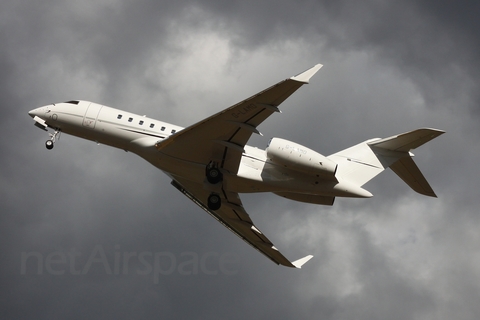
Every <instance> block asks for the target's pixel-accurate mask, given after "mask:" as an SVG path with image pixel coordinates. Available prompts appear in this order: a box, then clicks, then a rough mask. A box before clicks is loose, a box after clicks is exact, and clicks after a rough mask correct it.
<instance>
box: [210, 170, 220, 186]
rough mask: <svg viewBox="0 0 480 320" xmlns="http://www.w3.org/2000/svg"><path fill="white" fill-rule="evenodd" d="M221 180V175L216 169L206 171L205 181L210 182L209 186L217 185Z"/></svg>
mask: <svg viewBox="0 0 480 320" xmlns="http://www.w3.org/2000/svg"><path fill="white" fill-rule="evenodd" d="M222 179H223V175H222V173H221V172H220V170H218V168H209V169H207V180H208V182H210V183H211V184H216V183H219V182H220V181H222Z"/></svg>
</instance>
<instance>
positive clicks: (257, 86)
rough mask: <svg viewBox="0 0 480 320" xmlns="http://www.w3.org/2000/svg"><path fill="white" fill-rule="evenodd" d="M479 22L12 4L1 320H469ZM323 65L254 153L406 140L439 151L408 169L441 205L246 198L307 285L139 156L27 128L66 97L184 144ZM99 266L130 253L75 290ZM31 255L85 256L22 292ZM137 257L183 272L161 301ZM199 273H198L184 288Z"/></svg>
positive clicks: (327, 5)
mask: <svg viewBox="0 0 480 320" xmlns="http://www.w3.org/2000/svg"><path fill="white" fill-rule="evenodd" d="M477 14H478V5H476V4H474V3H470V2H469V1H461V2H456V3H455V4H447V3H436V2H435V3H433V2H432V1H420V2H419V1H404V2H401V3H400V2H398V1H388V2H378V1H366V2H362V4H360V3H358V4H357V3H355V4H353V3H349V2H346V1H281V2H278V1H277V2H274V3H273V2H261V3H259V2H253V1H228V2H217V1H201V2H195V1H189V2H178V1H177V2H171V1H157V2H153V1H137V2H135V3H134V4H133V3H132V4H130V3H128V2H123V1H103V2H98V1H97V2H89V1H87V2H85V1H84V2H61V1H53V0H51V1H43V2H42V3H30V2H28V1H4V2H3V3H2V4H0V25H1V29H0V30H1V31H0V41H1V43H2V45H1V46H0V69H1V70H2V73H1V76H0V94H1V96H2V100H1V102H0V104H1V108H0V115H1V117H0V121H1V124H2V128H3V130H4V132H5V136H4V139H2V140H1V141H0V147H1V149H2V150H3V153H2V158H1V168H2V169H1V171H0V172H1V179H0V181H1V184H0V188H1V191H2V193H1V194H2V199H1V200H2V201H1V202H0V208H1V212H2V214H1V216H0V217H1V218H0V219H1V223H0V234H1V239H0V248H1V253H2V263H1V264H0V268H1V269H0V270H1V276H0V285H1V287H2V289H3V290H2V302H1V304H2V308H1V309H2V310H3V311H2V316H3V317H4V318H67V317H68V318H85V317H88V318H115V319H118V318H153V317H158V316H159V315H160V316H163V317H166V318H167V317H168V318H172V317H176V318H192V317H196V318H226V317H228V318H239V319H240V318H242V319H243V318H246V317H251V318H265V317H269V318H271V317H278V318H298V317H304V318H325V319H339V318H341V319H351V318H357V319H397V318H398V319H429V318H438V319H450V318H452V317H455V318H456V319H473V318H474V315H476V314H479V312H480V310H479V307H478V303H477V301H478V300H479V298H480V297H479V293H478V292H480V291H479V290H478V289H479V278H480V277H479V276H480V274H479V272H478V267H477V266H478V243H479V239H478V236H477V233H478V232H477V230H476V226H478V225H479V223H480V221H479V214H478V209H477V202H478V201H476V200H477V194H476V190H478V182H477V181H478V177H477V174H476V172H477V169H476V165H477V164H476V159H477V158H478V155H479V151H480V150H479V149H478V146H477V144H478V143H477V140H478V137H479V130H478V125H477V123H478V105H479V102H480V97H479V95H478V92H479V91H478V83H479V80H480V79H479V78H480V74H479V70H480V68H479V62H478V59H477V57H478V53H479V40H478V39H479V38H478V21H477V20H478V19H477V18H476V17H477ZM318 62H320V63H323V64H324V65H325V66H324V68H323V69H322V70H321V71H320V72H319V73H318V74H317V75H316V76H315V78H313V79H312V81H311V83H310V84H309V85H308V86H305V87H303V88H301V89H300V90H299V91H298V92H297V93H296V94H295V95H294V96H292V97H291V98H290V99H289V100H287V101H286V102H285V103H284V105H282V106H281V109H282V110H283V113H282V114H281V115H274V116H272V117H271V118H270V119H268V120H267V121H266V122H265V123H264V124H262V126H261V127H260V130H261V131H262V132H263V133H264V134H265V137H254V138H253V139H252V143H253V144H254V145H257V146H259V147H264V146H265V144H266V143H267V141H268V139H269V138H270V137H272V136H280V137H283V138H286V139H290V140H293V141H298V142H299V143H301V144H304V145H307V146H309V147H311V148H313V149H315V150H318V151H319V152H321V153H323V154H330V153H333V152H335V151H337V150H339V149H343V148H346V147H348V146H350V145H353V144H355V143H357V142H360V141H362V140H365V139H368V138H372V137H377V136H378V137H386V136H389V135H393V134H397V133H401V132H404V131H408V130H412V129H415V128H417V127H423V126H431V127H438V128H440V129H444V130H446V131H447V134H445V135H443V136H441V137H439V138H438V139H437V140H435V141H432V142H431V143H429V144H428V145H426V146H424V147H422V148H421V149H419V150H416V152H415V154H416V155H417V157H416V158H415V159H416V162H417V163H418V165H419V167H420V168H421V169H422V171H423V172H424V174H425V176H426V177H427V178H428V180H429V181H430V182H431V184H432V186H433V188H434V190H435V191H436V192H437V194H438V195H439V198H438V199H430V198H425V197H421V196H420V195H417V194H415V193H414V192H413V191H411V190H410V189H409V188H408V186H406V185H405V184H404V183H403V182H402V181H401V180H400V179H398V178H397V177H396V176H395V175H394V174H393V173H391V172H385V173H383V174H382V175H380V176H379V177H378V178H377V179H375V180H373V181H372V182H370V183H369V184H367V186H366V187H367V189H369V190H370V191H371V192H372V193H374V194H375V196H374V197H373V198H372V199H368V200H352V199H338V200H337V201H336V203H335V205H334V206H333V207H332V208H330V207H322V206H313V205H306V204H301V203H295V202H291V201H286V200H285V199H281V198H279V197H276V196H274V195H268V194H255V195H245V196H242V199H243V201H244V204H245V207H246V208H247V210H248V211H249V212H250V214H251V216H252V219H253V220H254V221H255V222H256V224H257V225H258V226H259V227H260V228H261V229H262V231H264V232H265V233H266V234H267V235H268V236H269V238H270V239H271V240H272V241H273V242H274V243H275V244H276V246H277V247H278V248H279V249H281V250H282V252H284V253H285V255H286V256H287V257H289V258H291V259H296V258H299V257H301V256H302V255H305V254H308V253H312V254H314V255H315V258H314V259H313V260H311V261H310V262H309V263H308V264H306V265H305V266H304V268H303V269H302V270H290V269H286V268H281V267H277V266H275V265H274V264H272V263H271V262H270V261H269V260H267V259H265V258H264V257H263V256H261V255H260V254H259V253H258V252H256V251H255V250H253V249H252V248H250V247H249V246H248V245H246V244H245V243H243V241H241V240H240V239H238V238H237V237H235V236H234V235H232V234H231V233H230V232H229V231H228V230H226V229H225V228H224V227H223V226H221V225H220V224H218V223H217V222H216V221H214V220H213V219H211V218H210V217H209V216H208V215H206V214H205V213H204V212H203V211H202V210H200V209H199V208H197V207H196V206H195V205H194V204H193V203H191V202H189V201H188V199H186V198H185V197H184V196H183V195H182V194H180V193H179V192H177V191H176V190H174V189H173V188H171V186H170V185H169V180H168V178H167V177H166V176H165V175H163V174H162V173H161V172H159V171H158V170H156V169H155V168H153V167H151V166H150V165H149V164H148V163H146V162H145V161H143V160H141V159H139V158H138V157H136V156H134V155H132V154H128V153H125V152H124V151H120V150H114V149H110V148H108V147H106V146H96V145H95V144H93V143H91V142H87V141H82V140H80V139H78V138H74V137H70V136H67V135H63V136H62V137H61V140H60V141H59V143H58V145H57V146H56V147H55V149H54V150H52V151H51V152H47V151H46V150H45V148H44V145H43V142H44V140H46V138H47V135H46V134H45V133H43V132H41V131H40V130H38V129H37V128H35V127H34V126H33V125H32V121H31V119H30V118H29V117H28V115H27V111H28V110H30V109H33V108H35V107H38V106H40V105H44V104H47V103H51V102H57V101H63V100H69V99H77V98H78V99H87V100H93V101H97V102H99V103H104V104H106V105H109V106H112V107H117V108H121V109H126V110H130V111H133V112H137V113H141V114H145V113H147V114H148V115H150V116H153V117H156V118H159V119H162V120H165V121H168V122H172V123H177V124H179V125H182V126H187V125H189V124H191V123H193V122H195V121H198V120H200V119H202V118H204V117H207V116H209V115H210V114H212V113H213V112H216V111H219V110H221V109H223V108H226V107H228V106H229V105H232V104H234V103H236V102H238V101H240V100H241V99H243V98H246V97H248V96H249V95H251V94H254V93H256V92H258V91H260V90H262V89H264V88H265V87H267V86H269V85H271V84H273V83H275V82H277V81H279V80H281V79H283V78H286V77H288V76H291V75H293V74H295V73H298V72H300V71H302V70H304V69H306V68H308V67H309V66H311V65H313V64H315V63H318ZM95 248H97V249H98V248H101V249H102V250H104V252H105V257H106V258H107V260H108V263H109V264H110V265H111V267H112V273H113V269H114V264H115V259H116V255H120V256H121V257H122V259H123V255H124V253H125V252H126V253H132V252H133V253H135V256H132V257H131V258H130V263H129V264H128V272H126V273H127V274H123V270H124V269H123V265H121V266H120V267H119V268H120V274H108V272H107V270H105V267H104V265H103V263H102V262H99V261H97V262H93V263H92V266H91V268H90V269H88V270H87V272H85V274H80V275H76V274H74V273H75V272H72V271H71V270H73V271H78V270H83V268H85V265H86V264H87V262H88V260H89V256H90V254H91V253H92V252H94V250H96V249H95ZM28 252H34V253H38V254H39V255H41V256H42V257H43V259H46V258H47V256H48V255H51V256H52V255H53V254H54V253H55V252H56V253H58V254H57V256H56V258H58V257H59V256H62V255H65V257H69V256H68V254H70V253H72V252H78V253H81V254H80V255H79V256H77V257H76V263H75V264H71V263H70V261H69V260H66V262H65V263H58V264H56V265H55V264H53V265H51V266H52V268H53V269H52V270H54V271H59V270H60V271H61V270H64V271H65V273H64V274H63V275H55V274H52V273H51V272H48V270H46V264H47V263H46V261H45V260H44V261H43V264H42V267H43V271H42V274H38V272H37V271H38V270H37V264H36V260H35V259H31V260H29V263H28V264H27V265H26V268H27V269H26V272H25V273H24V274H22V273H21V267H22V253H24V254H25V253H28ZM142 252H143V253H147V255H146V257H149V256H148V253H152V255H154V254H155V253H161V252H163V253H166V254H167V255H168V257H170V258H171V257H173V258H174V259H175V268H174V269H175V270H173V271H172V272H171V273H170V274H167V275H165V274H162V275H159V276H158V279H157V280H158V281H157V283H155V282H154V275H153V273H148V272H144V273H147V274H141V272H140V273H139V272H138V271H142V270H143V271H148V270H147V269H148V268H147V269H146V266H145V264H142V262H141V261H140V260H139V259H138V255H139V254H140V253H142ZM209 255H210V256H209ZM222 255H227V256H228V255H232V256H233V257H234V258H238V260H236V261H234V262H233V263H232V264H231V265H230V266H231V267H232V269H234V270H235V271H237V272H236V273H235V274H225V273H222V272H221V271H220V269H219V259H220V257H221V256H222ZM193 256H197V257H199V259H201V258H202V257H204V258H205V257H206V258H205V259H206V260H205V261H208V263H207V262H206V263H207V264H206V265H205V267H206V268H207V269H205V268H204V269H203V270H200V269H201V268H200V265H199V264H198V267H199V271H198V272H197V273H196V274H191V275H186V274H185V271H188V270H194V269H189V268H194V265H195V260H192V261H193V262H192V263H191V264H184V265H182V267H180V264H181V263H182V262H186V261H187V259H188V258H189V257H190V258H191V257H193ZM97 257H100V256H97ZM207 258H208V260H207ZM51 259H52V258H51ZM53 259H55V256H53ZM98 259H100V258H98ZM182 259H183V260H182ZM147 260H148V259H147ZM150 261H152V260H150ZM187 262H188V261H187ZM70 268H73V269H70ZM211 271H218V272H217V274H209V272H210V273H211Z"/></svg>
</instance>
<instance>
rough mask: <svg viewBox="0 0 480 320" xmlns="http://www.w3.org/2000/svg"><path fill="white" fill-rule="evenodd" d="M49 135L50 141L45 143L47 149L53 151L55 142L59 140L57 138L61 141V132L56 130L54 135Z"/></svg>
mask: <svg viewBox="0 0 480 320" xmlns="http://www.w3.org/2000/svg"><path fill="white" fill-rule="evenodd" d="M49 135H50V139H48V140H47V141H46V142H45V147H46V148H47V149H48V150H51V149H53V145H54V144H55V141H56V140H57V136H58V139H60V130H59V129H56V130H55V132H54V133H49Z"/></svg>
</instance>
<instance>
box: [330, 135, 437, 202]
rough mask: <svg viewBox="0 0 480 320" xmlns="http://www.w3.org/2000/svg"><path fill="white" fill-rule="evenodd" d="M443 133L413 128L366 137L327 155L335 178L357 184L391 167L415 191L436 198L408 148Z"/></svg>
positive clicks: (412, 147) (419, 144)
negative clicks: (333, 165)
mask: <svg viewBox="0 0 480 320" xmlns="http://www.w3.org/2000/svg"><path fill="white" fill-rule="evenodd" d="M443 133H444V131H441V130H437V129H430V128H423V129H417V130H414V131H410V132H406V133H402V134H399V135H396V136H392V137H389V138H385V139H379V138H377V139H371V140H367V141H365V142H362V143H359V144H357V145H355V146H353V147H350V148H348V149H345V150H342V151H340V152H337V153H335V154H332V155H331V156H328V157H327V158H329V159H331V160H333V161H335V162H336V163H337V164H338V168H337V172H336V176H337V177H338V178H339V179H342V180H345V181H348V182H351V183H354V184H356V185H358V186H359V187H361V186H363V185H364V184H365V183H367V182H368V181H370V180H371V179H373V178H374V177H375V176H376V175H377V174H379V173H380V172H382V171H383V170H385V169H386V168H391V169H392V170H393V172H395V173H396V174H397V175H398V176H399V177H400V178H401V179H402V180H403V181H405V183H406V184H408V185H409V186H410V187H411V188H412V189H413V190H415V191H416V192H418V193H420V194H423V195H426V196H430V197H436V195H435V192H434V191H433V190H432V188H431V187H430V185H429V184H428V182H427V180H426V179H425V177H424V176H423V174H422V173H421V172H420V169H419V168H418V167H417V165H416V164H415V162H414V161H413V159H412V157H413V153H411V152H410V151H411V150H413V149H415V148H418V147H419V146H421V145H422V144H424V143H426V142H428V141H430V140H432V139H434V138H436V137H438V136H439V135H441V134H443Z"/></svg>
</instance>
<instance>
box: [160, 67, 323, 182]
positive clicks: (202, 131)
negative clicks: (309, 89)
mask: <svg viewBox="0 0 480 320" xmlns="http://www.w3.org/2000/svg"><path fill="white" fill-rule="evenodd" d="M321 67H322V65H321V64H317V65H315V66H314V67H312V68H310V69H309V70H307V71H305V72H303V73H301V74H299V75H297V76H294V77H291V78H289V79H286V80H284V81H281V82H279V83H277V84H276V85H274V86H272V87H270V88H268V89H266V90H264V91H262V92H260V93H258V94H256V95H254V96H252V97H250V98H248V99H246V100H244V101H242V102H240V103H237V104H236V105H234V106H232V107H230V108H227V109H225V110H223V111H221V112H219V113H217V114H215V115H213V116H211V117H209V118H206V119H205V120H202V121H200V122H198V123H196V124H194V125H192V126H190V127H187V128H185V129H183V130H181V131H179V132H177V133H176V134H173V135H171V136H169V137H168V138H166V139H165V140H163V141H161V142H159V143H157V145H156V148H157V149H158V150H159V151H160V152H161V153H163V154H165V155H168V156H171V157H173V158H177V159H179V160H184V161H188V162H193V163H197V164H203V165H207V164H208V163H210V162H211V161H213V162H216V164H217V165H218V167H219V168H222V169H223V170H224V171H227V172H230V173H232V174H236V173H237V171H238V166H239V163H240V160H241V157H242V153H243V151H244V150H243V149H244V146H245V144H246V143H247V141H248V139H249V138H250V136H251V134H252V133H259V132H258V130H257V129H256V128H257V126H258V125H259V124H260V123H262V122H263V121H264V120H265V119H266V118H268V117H269V116H270V115H271V114H272V113H274V112H279V109H278V106H279V105H280V104H281V103H282V102H283V101H284V100H285V99H287V98H288V97H289V96H290V95H291V94H292V93H294V92H295V91H296V90H297V89H298V88H300V87H301V86H302V85H303V84H306V83H308V82H309V80H310V78H311V77H312V76H313V75H314V74H315V73H316V72H317V71H318V70H319V69H320V68H321Z"/></svg>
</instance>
